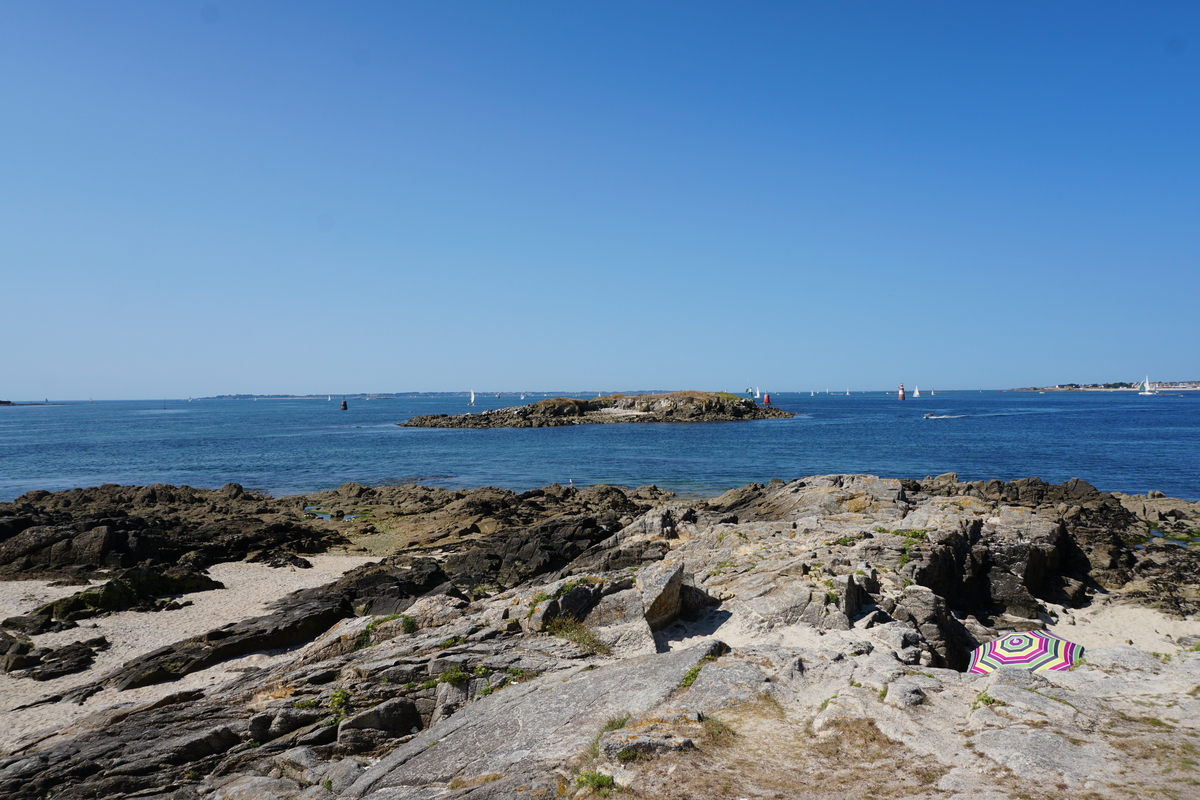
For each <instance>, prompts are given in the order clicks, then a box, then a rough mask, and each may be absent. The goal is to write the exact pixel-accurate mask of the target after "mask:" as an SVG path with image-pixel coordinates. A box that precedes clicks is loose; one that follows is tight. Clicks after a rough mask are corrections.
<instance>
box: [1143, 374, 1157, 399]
mask: <svg viewBox="0 0 1200 800" xmlns="http://www.w3.org/2000/svg"><path fill="white" fill-rule="evenodd" d="M1138 394H1144V395H1156V394H1158V392H1156V391H1154V386H1153V384H1151V383H1150V376H1149V375H1147V376H1146V379H1145V380H1144V381H1142V390H1141V391H1140V392H1138Z"/></svg>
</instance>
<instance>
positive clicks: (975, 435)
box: [0, 392, 1200, 500]
mask: <svg viewBox="0 0 1200 800" xmlns="http://www.w3.org/2000/svg"><path fill="white" fill-rule="evenodd" d="M533 399H535V398H533V397H531V398H530V399H529V400H528V401H526V402H531V401H532V400H533ZM772 400H773V401H774V402H775V404H776V405H777V406H779V407H780V408H784V409H787V410H789V411H794V412H797V413H798V414H799V415H798V416H797V417H795V418H793V419H788V420H765V421H760V422H742V423H709V424H689V425H681V424H674V425H672V424H649V425H647V424H637V425H588V426H579V427H563V428H537V429H498V430H438V429H420V428H401V427H398V426H397V425H396V424H395V423H397V422H403V421H404V420H406V419H408V418H409V417H411V416H414V415H417V414H436V413H450V414H457V413H463V412H466V411H468V410H472V411H475V412H478V411H482V410H484V409H486V408H502V407H507V406H512V405H516V404H518V403H519V402H520V401H519V400H518V399H517V398H516V397H513V396H504V397H500V398H495V397H492V396H486V397H485V396H480V397H479V398H478V399H477V401H476V406H475V407H474V408H473V409H468V408H467V406H466V398H465V397H419V398H401V399H374V400H369V401H364V400H354V399H351V400H350V407H349V409H348V410H346V411H340V410H339V409H338V405H339V403H338V401H337V400H336V399H335V400H333V401H332V402H330V401H326V400H325V399H324V398H322V399H319V400H310V399H286V400H266V399H260V400H257V401H252V400H246V399H238V400H233V399H221V400H196V401H194V402H189V401H186V400H182V401H181V400H170V401H162V400H157V401H113V402H97V403H68V404H57V405H40V406H16V407H5V406H0V500H11V499H14V498H15V497H17V496H19V495H21V494H23V493H24V492H26V491H29V490H32V489H47V490H51V491H54V490H59V489H68V488H73V487H80V486H97V485H100V484H104V483H117V484H152V483H174V484H187V485H190V486H196V487H203V488H215V487H219V486H221V485H223V484H225V483H228V482H230V481H233V482H237V483H240V484H242V485H243V486H245V487H247V488H250V489H254V490H258V491H264V492H267V493H269V494H272V495H275V496H282V495H291V494H301V493H307V492H312V491H317V490H321V489H328V488H332V487H336V486H338V485H340V484H342V483H346V482H349V481H356V482H358V483H363V484H367V485H380V484H391V483H407V482H410V481H422V482H425V483H427V484H430V485H435V486H444V487H451V488H473V487H477V486H500V487H504V488H509V489H514V490H525V489H530V488H535V487H539V486H545V485H547V484H550V483H553V482H558V483H561V484H566V483H567V482H568V481H574V483H575V484H576V485H586V484H594V483H611V484H617V485H622V486H639V485H644V484H650V483H653V484H657V485H658V486H660V487H662V488H665V489H670V490H673V491H677V492H681V493H685V494H711V493H716V492H720V491H724V490H725V489H728V488H731V487H734V486H740V485H742V484H745V483H748V482H751V481H760V482H765V481H768V480H770V479H771V478H783V479H785V480H786V479H791V478H797V477H802V476H805V475H815V474H828V473H873V474H876V475H882V476H886V477H897V478H922V477H924V476H926V475H937V474H939V473H942V472H957V473H958V475H959V480H979V479H989V478H998V479H1001V480H1012V479H1015V478H1022V477H1028V476H1033V475H1036V476H1038V477H1040V478H1042V479H1043V480H1046V481H1049V482H1052V483H1058V482H1061V481H1064V480H1067V479H1069V478H1082V479H1084V480H1086V481H1089V482H1090V483H1092V484H1094V485H1096V486H1097V487H1098V488H1100V489H1104V490H1108V491H1124V492H1130V493H1144V492H1146V491H1148V490H1151V489H1156V490H1158V491H1161V492H1164V493H1166V494H1167V495H1168V496H1174V497H1182V498H1186V499H1192V500H1198V499H1200V394H1197V393H1185V394H1184V396H1178V395H1170V396H1158V397H1140V396H1138V395H1137V394H1136V393H1133V392H1072V393H1046V394H1038V393H1036V392H1033V393H1030V392H946V393H938V394H937V395H936V396H932V397H930V396H923V397H921V398H920V399H916V400H914V399H911V398H910V399H908V400H906V401H904V402H900V401H898V400H897V399H896V397H895V395H890V396H889V395H886V394H884V393H881V392H876V393H869V394H853V395H851V396H845V395H817V396H815V397H812V396H809V395H808V394H807V393H801V394H775V393H773V394H772ZM926 413H933V414H935V415H936V416H937V417H939V418H938V419H925V418H924V415H925V414H926Z"/></svg>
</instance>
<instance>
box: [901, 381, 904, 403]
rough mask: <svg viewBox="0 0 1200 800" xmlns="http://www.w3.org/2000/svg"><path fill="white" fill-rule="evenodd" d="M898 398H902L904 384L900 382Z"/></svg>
mask: <svg viewBox="0 0 1200 800" xmlns="http://www.w3.org/2000/svg"><path fill="white" fill-rule="evenodd" d="M900 399H901V400H903V399H904V384H903V383H902V384H900Z"/></svg>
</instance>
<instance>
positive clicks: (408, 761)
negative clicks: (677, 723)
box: [343, 640, 724, 800]
mask: <svg viewBox="0 0 1200 800" xmlns="http://www.w3.org/2000/svg"><path fill="white" fill-rule="evenodd" d="M723 648H724V645H723V644H721V643H720V642H717V641H715V640H713V641H710V642H704V643H701V644H698V645H696V646H694V647H691V648H688V649H687V650H680V651H678V652H674V653H662V654H656V655H648V656H642V657H639V658H634V659H629V660H627V661H624V662H621V663H618V664H612V665H609V666H603V667H600V668H598V669H595V670H588V671H583V672H577V673H575V674H574V675H571V676H570V677H569V678H566V679H564V678H563V677H562V676H561V674H558V675H547V676H544V677H543V678H541V679H539V680H536V681H531V682H530V683H526V684H521V685H519V686H514V687H510V688H507V689H505V690H503V691H501V692H498V693H496V694H494V695H491V696H490V697H487V698H485V699H483V700H480V701H477V702H474V703H471V704H469V705H467V706H466V707H465V708H463V709H462V710H461V711H459V712H458V713H456V714H455V715H454V716H452V717H450V718H448V719H446V720H443V721H442V722H441V723H439V724H437V725H434V726H433V727H431V728H430V729H428V730H426V731H424V732H422V733H421V734H420V735H418V736H417V737H415V738H414V739H412V740H411V741H409V742H407V743H405V744H404V745H402V746H401V747H400V748H398V749H397V750H395V751H393V752H392V753H391V755H389V756H387V757H386V758H384V759H383V760H382V761H380V762H379V763H377V764H375V765H374V766H372V767H371V768H370V769H368V770H367V771H366V772H365V773H364V774H363V776H362V777H361V778H359V779H358V780H357V781H356V782H355V783H354V785H353V786H351V787H350V788H349V789H347V790H346V792H345V793H344V795H343V796H344V797H351V798H372V800H384V799H385V798H388V799H389V800H390V798H400V797H406V796H409V795H408V794H407V793H405V792H403V791H393V790H396V789H401V787H404V788H407V789H412V788H415V787H421V786H427V785H429V784H431V783H444V782H446V781H449V780H451V779H452V778H455V777H462V776H467V777H470V776H476V775H484V774H488V773H496V772H499V773H513V772H520V771H528V770H531V769H536V766H537V765H538V764H543V763H544V764H557V763H561V762H562V761H565V760H566V759H568V758H570V757H571V756H572V755H574V754H576V753H578V752H580V751H581V750H583V749H584V748H585V747H587V745H588V743H589V742H591V741H592V740H593V739H594V738H595V737H596V735H597V734H598V733H599V732H600V729H601V728H602V727H603V726H604V724H605V723H606V722H607V721H608V720H609V719H612V718H613V717H617V716H621V715H623V714H630V713H640V712H644V711H649V710H650V709H652V708H654V707H655V706H657V705H659V704H660V703H662V702H663V701H665V700H666V699H667V698H668V697H670V696H671V694H672V693H673V692H674V691H675V690H676V689H677V688H678V687H679V682H680V681H681V680H683V677H684V676H685V675H686V674H687V672H688V670H690V669H691V668H692V667H695V666H696V665H697V664H700V663H701V662H702V661H703V660H704V658H705V657H706V656H709V655H713V654H715V653H716V652H719V651H720V650H721V649H723Z"/></svg>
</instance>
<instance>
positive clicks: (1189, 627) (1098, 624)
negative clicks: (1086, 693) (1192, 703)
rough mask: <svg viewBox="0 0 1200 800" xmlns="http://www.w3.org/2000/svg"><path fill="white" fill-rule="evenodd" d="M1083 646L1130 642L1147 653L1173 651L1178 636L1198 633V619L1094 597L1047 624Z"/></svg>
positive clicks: (1109, 645)
mask: <svg viewBox="0 0 1200 800" xmlns="http://www.w3.org/2000/svg"><path fill="white" fill-rule="evenodd" d="M1049 630H1050V632H1051V633H1053V634H1055V635H1056V636H1061V637H1062V638H1064V639H1068V640H1070V641H1072V642H1075V643H1076V644H1081V645H1083V647H1084V649H1085V650H1095V649H1098V648H1101V647H1113V646H1115V645H1132V646H1133V647H1136V648H1138V649H1139V650H1145V651H1146V652H1150V653H1174V652H1175V651H1176V650H1178V649H1179V645H1178V644H1176V640H1177V639H1178V638H1179V637H1181V636H1200V620H1195V619H1176V618H1173V617H1168V616H1167V615H1166V614H1163V613H1162V612H1161V611H1156V610H1154V609H1153V608H1146V607H1145V606H1134V605H1126V604H1124V603H1121V602H1120V601H1108V600H1104V599H1101V598H1097V600H1096V601H1095V602H1093V603H1092V605H1090V606H1088V607H1087V608H1074V609H1065V610H1063V611H1062V612H1061V613H1060V615H1059V624H1057V625H1052V626H1050V627H1049Z"/></svg>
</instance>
